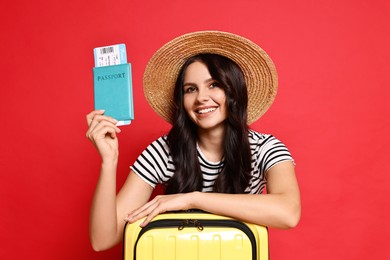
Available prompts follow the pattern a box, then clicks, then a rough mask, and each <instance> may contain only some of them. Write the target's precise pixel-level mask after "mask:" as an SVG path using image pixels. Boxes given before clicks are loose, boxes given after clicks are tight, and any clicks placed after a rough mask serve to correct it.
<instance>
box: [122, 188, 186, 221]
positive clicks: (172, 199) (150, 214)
mask: <svg viewBox="0 0 390 260" xmlns="http://www.w3.org/2000/svg"><path fill="white" fill-rule="evenodd" d="M187 195H188V194H187ZM187 195H186V194H174V195H160V196H156V197H155V198H154V199H153V200H151V201H149V202H148V203H146V204H145V205H144V206H142V207H140V208H139V209H137V210H135V211H133V212H131V213H130V214H129V215H128V217H127V218H125V221H128V222H130V223H134V222H136V221H138V220H139V219H142V218H144V217H146V218H145V220H144V221H143V222H142V223H141V224H140V226H141V227H144V226H146V225H147V224H148V223H149V222H150V221H151V220H152V219H153V218H154V217H155V216H157V215H158V214H161V213H164V212H166V211H172V210H186V209H188V208H187V207H188V201H186V198H187V197H188V196H187Z"/></svg>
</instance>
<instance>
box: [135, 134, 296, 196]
mask: <svg viewBox="0 0 390 260" xmlns="http://www.w3.org/2000/svg"><path fill="white" fill-rule="evenodd" d="M248 137H249V144H250V149H251V154H252V170H251V173H252V179H251V180H250V182H249V185H248V187H247V189H246V190H245V192H246V193H252V194H258V193H261V192H262V191H263V189H264V186H265V184H266V174H265V173H266V172H267V170H268V169H270V168H271V167H272V166H274V165H275V164H277V163H279V162H282V161H286V160H288V161H293V158H292V156H291V154H290V152H289V151H288V149H287V147H286V146H285V145H284V144H283V143H282V142H281V141H279V140H278V139H276V138H275V137H273V136H272V135H268V134H261V133H258V132H255V131H253V130H250V131H249V135H248ZM198 159H199V163H200V168H201V172H202V175H203V190H202V191H204V192H210V191H212V190H213V184H214V181H215V180H216V178H217V177H218V174H219V173H220V172H221V169H222V167H223V161H221V162H217V163H215V162H210V161H208V160H207V159H206V157H205V156H204V155H203V153H202V151H201V150H200V149H199V147H198ZM130 168H131V169H132V170H133V171H134V172H135V173H136V174H137V175H138V176H140V177H141V178H142V179H143V180H144V181H145V182H147V183H148V184H150V185H151V186H152V187H153V188H154V187H155V186H156V185H157V184H158V183H165V182H167V181H168V180H169V179H170V178H171V177H172V176H173V174H174V173H175V166H174V164H173V160H172V157H171V154H170V152H169V147H168V144H167V136H162V137H160V138H159V139H157V140H156V141H154V142H153V143H151V144H150V145H149V146H148V147H147V148H146V149H145V150H144V151H143V152H142V153H141V155H140V156H139V157H138V158H137V160H136V161H135V163H134V164H133V165H132V166H131V167H130Z"/></svg>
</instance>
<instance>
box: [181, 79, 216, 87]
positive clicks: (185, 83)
mask: <svg viewBox="0 0 390 260" xmlns="http://www.w3.org/2000/svg"><path fill="white" fill-rule="evenodd" d="M213 81H216V80H215V79H213V78H209V79H206V80H205V81H203V83H204V84H207V83H210V82H213ZM196 85H197V84H196V83H194V82H184V84H183V87H185V86H196Z"/></svg>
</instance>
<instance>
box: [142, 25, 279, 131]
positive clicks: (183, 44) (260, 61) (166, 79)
mask: <svg viewBox="0 0 390 260" xmlns="http://www.w3.org/2000/svg"><path fill="white" fill-rule="evenodd" d="M200 53H211V54H219V55H222V56H225V57H227V58H230V59H231V60H233V61H234V62H236V63H237V65H238V66H239V67H240V68H241V70H242V71H243V73H244V77H245V81H246V84H247V89H248V124H251V123H253V122H254V121H256V120H257V119H258V118H260V117H261V116H262V115H263V114H264V113H265V112H266V111H267V110H268V108H269V107H270V106H271V104H272V102H273V101H274V98H275V96H276V92H277V87H278V77H277V73H276V68H275V65H274V64H273V62H272V60H271V59H270V57H269V56H268V55H267V53H266V52H265V51H264V50H263V49H261V48H260V47H259V46H258V45H256V44H255V43H253V42H252V41H250V40H248V39H246V38H244V37H241V36H238V35H235V34H232V33H227V32H220V31H199V32H193V33H188V34H185V35H182V36H179V37H177V38H175V39H173V40H172V41H170V42H168V43H167V44H165V45H164V46H162V47H161V48H160V49H159V50H158V51H157V52H156V53H155V54H154V55H153V56H152V58H151V59H150V60H149V63H148V64H147V66H146V69H145V72H144V78H143V85H144V94H145V97H146V99H147V101H148V102H149V104H150V106H151V107H152V109H153V110H154V111H155V112H156V113H157V114H158V115H159V116H160V117H162V118H163V119H164V120H166V121H167V122H169V123H171V124H172V121H173V107H174V106H173V91H174V87H175V82H176V78H177V76H178V74H179V70H180V68H181V67H182V65H183V64H184V63H185V61H186V60H187V59H188V58H190V57H192V56H194V55H197V54H200Z"/></svg>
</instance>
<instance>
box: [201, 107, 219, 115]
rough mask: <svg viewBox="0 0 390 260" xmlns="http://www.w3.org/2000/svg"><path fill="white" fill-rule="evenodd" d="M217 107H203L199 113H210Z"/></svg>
mask: <svg viewBox="0 0 390 260" xmlns="http://www.w3.org/2000/svg"><path fill="white" fill-rule="evenodd" d="M215 109H216V108H215V107H213V108H205V109H201V110H199V111H198V113H199V114H205V113H209V112H211V111H214V110H215Z"/></svg>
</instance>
